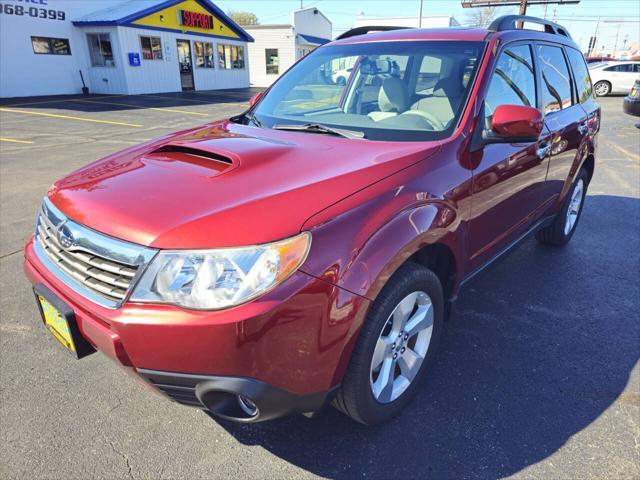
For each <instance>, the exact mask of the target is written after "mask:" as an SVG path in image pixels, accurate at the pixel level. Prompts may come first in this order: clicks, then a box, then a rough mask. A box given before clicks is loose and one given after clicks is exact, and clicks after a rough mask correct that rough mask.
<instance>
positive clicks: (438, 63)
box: [416, 55, 442, 94]
mask: <svg viewBox="0 0 640 480" xmlns="http://www.w3.org/2000/svg"><path fill="white" fill-rule="evenodd" d="M441 68H442V59H441V58H438V57H432V56H429V55H425V56H424V57H422V62H421V63H420V70H419V71H418V79H417V81H416V93H418V94H426V93H429V92H430V91H431V89H432V88H433V87H434V86H435V84H436V82H437V81H438V79H439V78H440V69H441Z"/></svg>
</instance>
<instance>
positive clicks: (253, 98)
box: [249, 92, 264, 108]
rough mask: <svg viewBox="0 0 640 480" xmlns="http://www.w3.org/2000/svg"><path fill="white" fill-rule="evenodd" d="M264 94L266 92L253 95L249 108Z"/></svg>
mask: <svg viewBox="0 0 640 480" xmlns="http://www.w3.org/2000/svg"><path fill="white" fill-rule="evenodd" d="M262 95H264V92H258V93H256V94H255V95H254V96H253V97H251V98H250V99H249V108H251V107H253V106H254V105H255V104H256V103H258V102H259V101H260V99H261V98H262Z"/></svg>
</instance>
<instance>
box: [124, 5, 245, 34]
mask: <svg viewBox="0 0 640 480" xmlns="http://www.w3.org/2000/svg"><path fill="white" fill-rule="evenodd" d="M131 26H140V27H147V28H151V29H157V30H167V31H176V32H180V33H195V34H203V35H211V36H216V37H224V38H231V39H239V38H240V36H239V35H238V34H237V33H236V32H235V31H233V30H232V29H231V28H230V27H229V26H228V25H227V23H226V22H225V21H223V20H221V19H220V18H218V17H217V16H216V15H214V14H213V12H212V11H209V10H207V9H206V8H204V7H203V6H202V5H201V4H200V2H198V1H197V0H185V1H183V2H180V3H177V4H175V5H172V6H170V7H167V8H163V9H162V10H158V11H156V12H153V13H150V14H149V15H146V16H144V17H141V18H139V19H137V20H134V21H133V22H131Z"/></svg>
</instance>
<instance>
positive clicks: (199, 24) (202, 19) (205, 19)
mask: <svg viewBox="0 0 640 480" xmlns="http://www.w3.org/2000/svg"><path fill="white" fill-rule="evenodd" d="M178 19H179V20H180V24H181V25H184V26H185V27H196V28H205V29H207V30H212V29H213V17H212V16H211V15H205V14H203V13H198V12H190V11H189V10H178Z"/></svg>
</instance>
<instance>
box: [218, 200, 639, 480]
mask: <svg viewBox="0 0 640 480" xmlns="http://www.w3.org/2000/svg"><path fill="white" fill-rule="evenodd" d="M629 219H632V221H631V222H630V221H629ZM639 224H640V201H639V200H638V199H635V198H626V197H613V196H603V195H596V196H589V197H588V198H587V201H586V209H585V212H584V215H583V217H582V219H581V224H580V226H579V229H578V231H577V232H576V234H575V236H574V238H573V241H572V242H571V243H570V244H569V245H568V246H567V247H566V248H561V249H558V248H551V247H545V246H541V245H538V244H537V242H535V240H530V241H527V242H526V243H525V244H523V245H522V246H521V247H520V248H519V249H518V250H516V251H515V252H514V253H512V254H511V255H510V256H509V257H507V258H506V259H505V260H504V261H503V262H501V263H500V264H498V265H496V266H495V267H494V268H492V269H490V270H489V272H488V273H486V274H484V275H483V276H482V277H481V280H480V281H476V282H475V283H474V284H473V285H472V286H470V287H469V288H468V289H467V290H465V291H464V292H463V293H462V295H461V297H460V300H459V301H458V304H457V305H456V307H455V310H454V313H453V317H452V319H451V320H450V321H449V322H447V323H446V326H445V332H444V335H443V339H442V343H441V345H440V354H439V357H438V361H437V362H436V364H435V365H434V367H433V370H432V372H431V374H430V375H429V376H428V378H427V381H426V382H425V383H424V385H423V386H422V388H421V389H420V391H419V392H418V395H417V397H416V398H415V399H414V401H413V402H412V403H411V405H410V406H409V407H408V408H407V409H406V410H405V411H404V412H403V414H402V415H401V416H400V417H398V418H396V419H394V420H392V421H391V422H389V423H387V424H383V425H379V426H375V427H364V426H361V425H359V424H357V423H355V422H353V421H351V420H349V419H348V418H347V417H345V416H343V415H341V414H339V413H338V412H337V411H335V410H333V409H331V408H328V409H326V410H324V411H323V412H321V413H320V414H318V415H317V416H315V417H314V418H311V419H308V418H305V417H303V416H299V417H292V418H285V419H281V420H276V421H272V422H265V423H259V424H254V425H243V424H235V423H231V422H226V421H220V420H216V422H217V423H218V424H220V425H222V426H223V427H224V428H225V429H226V430H227V431H228V432H229V433H230V434H231V435H233V436H234V437H235V438H236V439H237V440H238V441H239V442H241V443H242V444H246V445H259V446H261V447H262V448H264V449H266V450H268V451H270V452H271V453H273V454H274V455H277V456H278V457H280V458H282V459H284V460H286V461H288V462H289V463H291V464H293V465H296V466H298V467H300V468H302V469H305V470H307V471H309V472H312V473H314V474H317V475H321V476H324V477H330V478H345V477H358V478H400V477H405V478H438V479H439V478H499V477H504V476H507V475H510V474H514V473H516V472H518V471H520V470H522V469H523V468H525V467H527V466H529V465H532V464H535V463H537V462H540V461H541V460H544V459H545V458H547V457H549V456H550V455H552V454H553V453H554V452H556V451H557V450H558V449H559V448H560V447H562V446H563V445H564V444H565V442H567V441H568V440H569V439H570V438H571V436H572V435H574V434H576V433H578V432H580V431H582V430H583V429H585V428H586V427H587V426H589V425H590V424H591V423H592V422H594V421H595V420H596V419H598V417H600V415H602V414H603V412H605V410H607V409H608V408H609V407H610V406H611V405H612V404H613V403H614V401H618V402H623V403H625V402H627V403H634V404H635V403H637V402H638V399H637V394H634V393H631V394H629V393H628V392H627V393H625V394H624V395H623V391H624V389H625V387H626V385H627V382H628V380H629V375H630V373H631V370H632V369H633V367H634V365H635V364H636V362H637V361H638V359H639V357H640V346H639V345H638V342H637V339H638V338H639V337H640V325H639V324H638V322H637V318H638V317H637V312H638V310H637V309H638V304H637V302H638V298H639V296H640V292H639V288H640V287H639V285H638V283H639V282H638V273H637V272H638V271H639V269H640V262H639V255H640V239H639V238H638V235H637V232H638V228H637V227H638V225H639ZM634 225H635V226H634ZM621 395H622V396H621ZM634 395H636V396H634ZM619 397H620V398H619ZM603 442H605V439H603ZM585 461H587V460H585ZM273 473H274V475H276V473H275V472H273Z"/></svg>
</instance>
